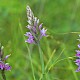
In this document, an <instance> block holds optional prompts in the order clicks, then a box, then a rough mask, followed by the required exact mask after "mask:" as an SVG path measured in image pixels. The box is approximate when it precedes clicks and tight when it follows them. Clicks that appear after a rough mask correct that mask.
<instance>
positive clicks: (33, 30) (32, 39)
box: [25, 6, 47, 44]
mask: <svg viewBox="0 0 80 80" xmlns="http://www.w3.org/2000/svg"><path fill="white" fill-rule="evenodd" d="M26 9H27V18H28V25H27V26H26V27H27V28H28V29H29V30H30V32H26V34H25V36H27V37H28V39H27V40H25V42H28V43H30V44H33V43H34V44H37V43H38V42H39V41H40V39H41V38H42V37H43V36H47V35H46V31H47V29H45V28H42V23H41V24H40V25H39V19H37V17H34V14H33V12H32V11H31V9H30V7H29V6H27V8H26Z"/></svg>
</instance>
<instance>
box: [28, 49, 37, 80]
mask: <svg viewBox="0 0 80 80" xmlns="http://www.w3.org/2000/svg"><path fill="white" fill-rule="evenodd" d="M28 52H29V59H30V63H31V69H32V74H33V78H34V80H36V78H35V75H34V68H33V64H32V58H31V51H30V49H29V48H28Z"/></svg>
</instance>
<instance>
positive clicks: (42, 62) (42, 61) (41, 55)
mask: <svg viewBox="0 0 80 80" xmlns="http://www.w3.org/2000/svg"><path fill="white" fill-rule="evenodd" d="M38 48H39V54H40V61H41V67H42V79H43V76H44V74H45V72H44V70H45V69H44V59H43V52H42V50H41V47H40V44H39V43H38Z"/></svg>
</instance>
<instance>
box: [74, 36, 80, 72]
mask: <svg viewBox="0 0 80 80" xmlns="http://www.w3.org/2000/svg"><path fill="white" fill-rule="evenodd" d="M79 37H80V35H79ZM77 40H79V41H80V39H77ZM77 46H78V48H79V49H80V44H78V45H77ZM76 57H77V59H76V60H75V61H74V62H75V64H76V65H77V66H78V68H77V70H76V72H80V50H76Z"/></svg>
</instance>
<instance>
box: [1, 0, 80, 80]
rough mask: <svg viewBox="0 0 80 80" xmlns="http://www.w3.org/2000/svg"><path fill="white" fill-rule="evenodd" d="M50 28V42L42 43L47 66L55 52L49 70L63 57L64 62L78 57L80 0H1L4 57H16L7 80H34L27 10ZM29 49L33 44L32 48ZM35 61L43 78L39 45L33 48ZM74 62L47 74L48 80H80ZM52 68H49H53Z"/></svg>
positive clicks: (45, 40)
mask: <svg viewBox="0 0 80 80" xmlns="http://www.w3.org/2000/svg"><path fill="white" fill-rule="evenodd" d="M27 5H29V6H30V7H31V9H32V11H33V12H34V15H35V16H37V17H38V18H39V19H40V22H41V23H43V26H44V27H45V28H47V29H48V30H47V34H48V35H49V36H48V37H47V38H43V39H42V40H41V48H42V50H43V52H44V61H45V65H46V64H47V62H48V60H49V58H50V56H51V54H52V52H53V51H54V50H56V51H55V53H54V55H53V57H52V60H51V62H50V63H49V66H50V65H51V64H52V63H53V62H54V60H55V59H56V58H57V57H58V56H59V55H60V54H61V52H62V51H63V50H64V51H63V52H62V55H61V56H60V58H59V60H60V59H64V58H68V57H72V56H75V54H76V53H75V50H76V49H78V48H77V44H78V43H79V42H78V41H77V40H76V39H77V38H78V35H79V33H80V0H0V43H1V44H2V45H3V46H4V53H5V55H7V54H12V55H11V56H10V58H9V59H8V60H7V62H9V64H10V65H11V66H12V69H11V71H6V77H7V80H33V77H32V71H31V64H30V61H29V55H28V50H27V48H26V45H25V41H24V34H25V32H26V31H28V30H27V28H26V27H25V26H26V25H27V24H28V23H27V15H26V6H27ZM28 45H29V44H28ZM31 55H32V61H33V66H34V72H35V76H36V79H37V80H38V79H39V77H40V74H41V64H40V60H39V52H38V48H37V45H32V54H31ZM74 60H75V59H74V58H68V59H66V60H63V61H60V62H58V63H57V64H56V65H55V66H54V67H53V68H51V70H50V71H49V73H48V74H47V76H46V77H45V80H79V79H80V72H79V73H76V72H75V70H76V69H77V66H76V65H75V63H74ZM49 66H48V67H49ZM0 76H1V75H0Z"/></svg>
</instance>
